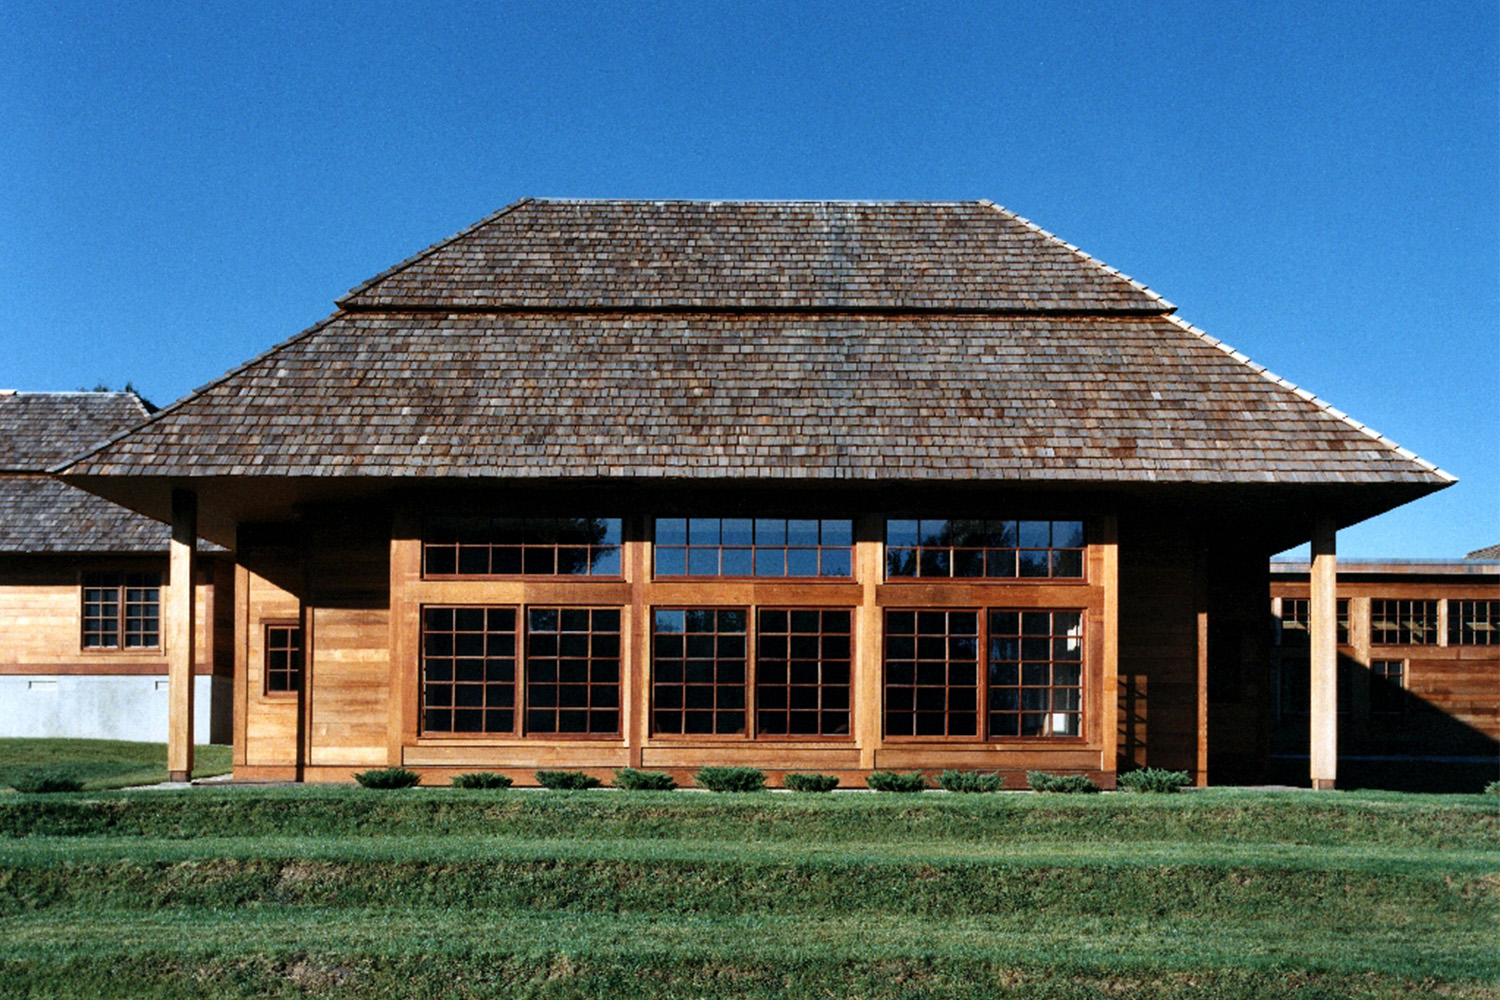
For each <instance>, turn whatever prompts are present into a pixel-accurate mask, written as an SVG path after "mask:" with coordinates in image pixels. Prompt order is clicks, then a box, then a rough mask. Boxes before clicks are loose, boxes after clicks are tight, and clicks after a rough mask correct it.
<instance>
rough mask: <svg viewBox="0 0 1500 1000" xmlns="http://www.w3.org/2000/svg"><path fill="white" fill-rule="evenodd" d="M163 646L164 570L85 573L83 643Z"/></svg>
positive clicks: (90, 646) (86, 645)
mask: <svg viewBox="0 0 1500 1000" xmlns="http://www.w3.org/2000/svg"><path fill="white" fill-rule="evenodd" d="M160 646H161V574H160V573H85V574H84V575H83V647H84V648H85V649H154V648H158V647H160Z"/></svg>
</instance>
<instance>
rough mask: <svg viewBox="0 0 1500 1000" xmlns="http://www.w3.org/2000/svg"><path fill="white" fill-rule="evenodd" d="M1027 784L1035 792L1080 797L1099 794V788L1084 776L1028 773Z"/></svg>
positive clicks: (1040, 772) (1044, 772)
mask: <svg viewBox="0 0 1500 1000" xmlns="http://www.w3.org/2000/svg"><path fill="white" fill-rule="evenodd" d="M1026 784H1028V785H1030V786H1031V790H1032V791H1033V792H1062V793H1064V794H1070V795H1078V794H1087V793H1089V792H1097V791H1098V790H1099V786H1098V785H1096V784H1094V783H1093V782H1092V781H1090V780H1089V779H1088V776H1087V775H1083V774H1048V773H1047V772H1046V771H1027V772H1026Z"/></svg>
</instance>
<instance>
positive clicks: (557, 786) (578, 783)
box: [536, 771, 604, 792]
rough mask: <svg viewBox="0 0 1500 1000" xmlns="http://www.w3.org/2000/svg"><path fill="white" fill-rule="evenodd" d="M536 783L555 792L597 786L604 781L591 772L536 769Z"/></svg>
mask: <svg viewBox="0 0 1500 1000" xmlns="http://www.w3.org/2000/svg"><path fill="white" fill-rule="evenodd" d="M536 783H537V784H539V785H541V786H542V787H543V788H550V789H552V790H553V791H555V792H567V791H575V790H578V789H582V788H598V787H599V786H600V785H602V784H604V782H602V781H600V780H599V779H598V778H596V777H594V776H593V775H592V774H584V773H583V772H582V771H538V772H537V773H536Z"/></svg>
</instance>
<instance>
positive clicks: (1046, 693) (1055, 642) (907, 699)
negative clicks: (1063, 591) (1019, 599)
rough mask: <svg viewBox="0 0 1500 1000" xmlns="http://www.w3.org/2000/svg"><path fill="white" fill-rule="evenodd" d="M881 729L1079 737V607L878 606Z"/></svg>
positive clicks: (942, 734) (978, 735)
mask: <svg viewBox="0 0 1500 1000" xmlns="http://www.w3.org/2000/svg"><path fill="white" fill-rule="evenodd" d="M981 650H985V651H986V656H985V664H984V666H985V669H984V670H983V671H981V670H980V669H979V668H980V655H981ZM981 706H983V708H982V709H981ZM885 731H886V735H887V736H917V737H920V736H930V737H969V738H982V739H990V740H1000V739H1011V738H1020V737H1077V736H1081V735H1082V734H1083V615H1082V614H1081V613H1080V612H1077V611H1022V610H1008V609H995V610H991V611H988V612H980V611H974V610H967V609H962V610H960V609H954V610H930V611H895V610H892V611H887V612H886V616H885Z"/></svg>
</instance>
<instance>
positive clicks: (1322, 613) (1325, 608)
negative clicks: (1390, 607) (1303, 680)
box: [1308, 517, 1339, 790]
mask: <svg viewBox="0 0 1500 1000" xmlns="http://www.w3.org/2000/svg"><path fill="white" fill-rule="evenodd" d="M1334 548H1335V531H1334V527H1333V521H1332V519H1331V518H1327V517H1320V518H1318V519H1317V522H1316V523H1315V524H1314V526H1313V535H1312V579H1311V584H1312V588H1311V592H1310V594H1309V600H1308V618H1309V621H1308V632H1309V633H1310V643H1309V645H1310V651H1309V659H1308V668H1309V671H1310V677H1309V681H1310V684H1309V687H1310V688H1311V692H1312V698H1311V701H1312V704H1311V707H1310V711H1309V712H1308V718H1309V726H1310V732H1309V743H1308V747H1309V750H1310V756H1311V769H1312V775H1311V776H1312V786H1313V788H1314V789H1319V790H1321V789H1327V788H1333V787H1335V784H1336V781H1337V778H1338V766H1339V696H1338V665H1339V646H1338V587H1337V583H1338V569H1337V566H1336V563H1335V558H1334Z"/></svg>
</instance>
